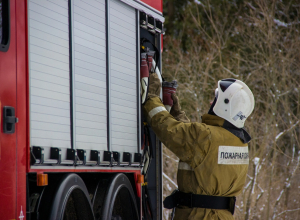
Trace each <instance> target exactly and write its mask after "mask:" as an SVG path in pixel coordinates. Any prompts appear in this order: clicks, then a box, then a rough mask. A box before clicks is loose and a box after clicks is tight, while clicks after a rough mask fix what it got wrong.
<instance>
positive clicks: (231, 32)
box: [163, 0, 300, 220]
mask: <svg viewBox="0 0 300 220" xmlns="http://www.w3.org/2000/svg"><path fill="white" fill-rule="evenodd" d="M299 12H300V1H299V0H292V1H287V0H244V1H242V0H211V1H206V0H203V1H202V0H201V1H200V0H164V16H165V18H166V22H165V28H166V34H165V35H164V52H163V76H164V77H165V79H166V80H173V79H176V80H177V81H178V82H179V88H178V90H177V91H178V92H177V94H178V95H179V98H180V100H181V105H182V108H183V110H184V111H185V112H186V113H187V115H188V116H189V118H190V119H191V121H193V122H201V115H202V114H204V113H207V111H208V109H209V103H210V101H212V100H213V94H214V90H215V88H216V86H217V81H218V80H220V79H223V78H236V79H240V80H242V81H244V82H245V83H246V84H247V85H248V86H249V87H250V89H251V90H252V91H253V93H254V96H255V101H256V102H255V110H254V112H253V113H252V115H251V118H249V119H248V120H247V122H246V129H247V130H248V131H249V133H250V134H251V136H252V141H251V142H250V145H249V149H250V155H251V157H250V164H249V172H248V177H247V180H246V184H245V187H244V189H243V191H242V193H241V195H240V196H239V197H238V198H237V203H236V210H235V215H234V216H235V219H238V220H239V219H278V220H279V219H293V220H295V219H300V203H299V202H300V169H299V162H300V144H299V140H300V103H299V102H300V87H299V84H300V35H299V31H300V14H299ZM163 153H164V173H163V176H164V197H165V196H167V195H169V194H170V193H171V192H172V191H173V190H174V189H175V188H176V186H177V181H176V175H177V174H176V173H177V164H178V158H177V157H176V156H175V155H174V154H173V153H172V152H170V151H169V150H168V149H166V148H165V147H164V149H163ZM169 215H170V211H169V210H166V209H164V219H170V218H169Z"/></svg>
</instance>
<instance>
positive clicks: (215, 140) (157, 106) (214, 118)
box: [144, 74, 254, 220]
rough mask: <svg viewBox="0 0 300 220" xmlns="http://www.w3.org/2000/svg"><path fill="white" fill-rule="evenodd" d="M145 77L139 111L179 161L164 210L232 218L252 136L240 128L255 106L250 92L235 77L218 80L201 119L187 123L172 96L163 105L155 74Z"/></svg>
mask: <svg viewBox="0 0 300 220" xmlns="http://www.w3.org/2000/svg"><path fill="white" fill-rule="evenodd" d="M149 81H150V85H149V91H148V97H147V101H146V103H145V105H144V111H145V113H146V115H147V117H148V121H149V123H150V125H151V127H152V129H153V130H154V132H155V134H156V135H157V136H158V138H159V139H160V141H161V142H162V143H163V144H164V145H165V146H166V147H167V148H169V149H170V150H171V151H172V152H173V153H175V154H176V156H177V157H179V159H180V160H179V164H178V174H177V182H178V190H177V191H176V192H173V193H172V195H170V196H168V197H167V198H166V199H165V201H164V206H165V208H174V207H176V209H175V218H174V219H175V220H185V219H222V220H227V219H234V218H233V213H234V206H235V197H236V196H237V195H239V194H240V193H241V191H242V189H243V186H244V184H245V181H246V175H247V171H248V164H249V154H248V142H249V141H250V140H251V137H250V135H249V134H248V133H247V132H246V131H245V129H244V128H243V127H244V123H245V121H246V119H247V118H248V117H249V115H250V114H251V113H252V111H253V109H254V97H253V94H252V92H251V90H250V89H249V88H248V86H247V85H246V84H245V83H243V82H242V81H240V80H236V79H224V80H220V81H219V82H218V88H217V89H216V91H215V98H214V101H213V103H212V104H211V108H210V109H209V112H208V114H204V115H203V116H202V123H197V122H193V123H191V122H190V121H189V119H188V118H187V117H186V115H185V113H184V112H183V111H181V108H180V104H179V101H178V98H177V96H176V95H175V94H172V99H173V101H174V104H173V107H172V109H171V111H170V113H169V112H168V111H167V110H166V109H165V107H164V105H163V104H162V102H161V100H160V98H159V93H160V88H161V83H160V81H159V78H158V77H157V75H156V74H151V75H150V80H149Z"/></svg>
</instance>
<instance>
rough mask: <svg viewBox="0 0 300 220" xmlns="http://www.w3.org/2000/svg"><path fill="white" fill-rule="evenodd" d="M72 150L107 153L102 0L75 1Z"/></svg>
mask: <svg viewBox="0 0 300 220" xmlns="http://www.w3.org/2000/svg"><path fill="white" fill-rule="evenodd" d="M72 2H73V3H72V4H73V5H72V10H73V13H72V14H73V18H72V24H73V75H74V81H73V83H74V100H73V101H74V105H73V107H74V119H75V120H74V124H75V128H74V129H75V143H76V144H75V147H76V148H79V149H94V150H107V113H106V111H107V107H106V40H105V39H106V36H105V35H106V30H105V29H106V28H105V0H100V1H95V0H74V1H72Z"/></svg>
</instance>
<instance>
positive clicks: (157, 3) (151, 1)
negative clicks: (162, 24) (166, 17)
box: [142, 0, 163, 12]
mask: <svg viewBox="0 0 300 220" xmlns="http://www.w3.org/2000/svg"><path fill="white" fill-rule="evenodd" d="M142 2H144V3H146V4H147V5H150V6H151V7H152V8H155V9H157V10H158V11H160V12H162V11H163V2H162V0H142Z"/></svg>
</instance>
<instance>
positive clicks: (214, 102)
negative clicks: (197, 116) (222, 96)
mask: <svg viewBox="0 0 300 220" xmlns="http://www.w3.org/2000/svg"><path fill="white" fill-rule="evenodd" d="M216 102H217V97H215V99H214V101H213V103H212V104H211V106H210V109H209V111H208V114H210V115H216V114H215V113H214V110H213V108H214V107H215V104H216Z"/></svg>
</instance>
